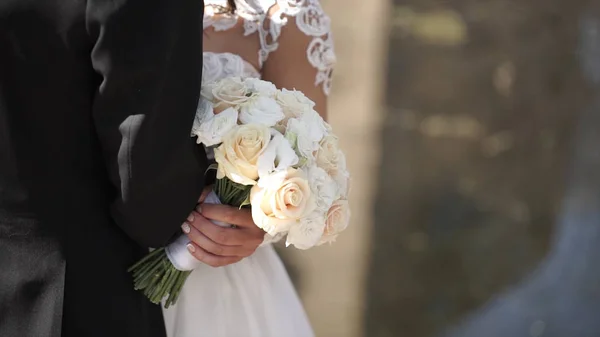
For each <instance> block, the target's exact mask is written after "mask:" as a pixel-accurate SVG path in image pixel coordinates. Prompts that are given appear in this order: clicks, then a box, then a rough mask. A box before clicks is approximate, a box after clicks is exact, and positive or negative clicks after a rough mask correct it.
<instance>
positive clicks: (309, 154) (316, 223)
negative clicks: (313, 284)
mask: <svg viewBox="0 0 600 337" xmlns="http://www.w3.org/2000/svg"><path fill="white" fill-rule="evenodd" d="M314 106H315V104H314V103H313V102H312V101H311V100H309V99H308V98H307V97H305V96H304V95H303V94H302V93H301V92H299V91H290V90H285V89H283V90H279V89H277V88H276V87H275V86H274V85H273V84H272V83H270V82H267V81H262V80H259V79H255V78H247V79H241V78H239V77H231V78H225V79H223V80H221V81H218V82H216V83H213V84H210V85H205V86H204V87H203V88H202V99H201V100H200V104H199V107H198V112H197V114H196V120H195V122H194V126H193V129H192V136H193V137H197V142H198V144H203V145H204V146H205V147H207V148H212V149H213V150H214V156H215V161H216V164H215V165H214V167H213V168H214V169H216V170H217V181H216V183H215V185H214V189H213V191H212V192H211V194H210V195H209V196H208V197H207V200H206V201H205V202H211V203H223V204H227V205H232V206H237V207H245V206H250V207H251V209H252V218H253V220H254V222H255V223H256V225H257V226H258V227H260V228H262V229H263V230H264V231H265V232H266V233H267V234H266V239H268V240H269V241H276V240H278V239H281V238H283V237H286V245H287V246H290V245H293V246H295V247H296V248H299V249H309V248H311V247H314V246H317V245H321V244H324V243H328V242H333V241H335V238H336V237H337V236H338V234H340V232H342V231H343V230H344V229H346V227H347V226H348V222H349V219H350V210H349V205H348V182H349V173H348V171H347V169H346V160H345V156H344V154H343V152H342V151H341V150H340V149H339V147H338V138H337V137H336V136H335V134H334V133H333V132H332V129H331V126H330V125H329V124H327V123H326V122H325V121H324V120H323V118H321V116H320V115H319V114H318V113H317V112H316V111H315V110H314ZM218 225H222V226H228V225H227V224H218ZM187 243H188V239H187V237H186V236H182V237H181V238H180V239H178V240H176V241H175V242H173V243H172V244H170V245H169V246H167V247H165V248H160V249H157V250H155V251H153V252H151V253H150V254H149V255H148V256H146V257H145V258H144V259H142V260H141V261H140V262H138V263H137V264H136V265H134V266H133V267H132V268H130V271H131V272H132V273H133V276H134V281H135V288H136V289H138V290H142V291H143V292H144V294H145V295H146V296H147V297H148V298H149V299H150V300H151V301H152V302H154V303H159V302H160V301H161V300H163V299H165V298H166V301H165V307H168V306H169V305H171V304H173V303H175V302H176V301H177V297H178V294H179V292H180V290H181V288H182V286H183V284H184V282H185V280H186V278H187V276H188V275H189V274H190V273H191V271H192V270H193V269H194V268H195V267H196V266H197V263H199V262H198V261H196V260H195V258H194V257H193V256H192V255H191V254H189V253H188V252H187V249H186V248H185V245H186V244H187Z"/></svg>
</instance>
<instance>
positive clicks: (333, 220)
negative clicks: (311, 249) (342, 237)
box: [319, 200, 350, 244]
mask: <svg viewBox="0 0 600 337" xmlns="http://www.w3.org/2000/svg"><path fill="white" fill-rule="evenodd" d="M349 224H350V204H349V203H348V200H337V201H336V202H334V203H333V205H331V208H330V209H329V211H328V212H327V215H326V220H325V230H324V231H323V237H322V238H321V240H320V242H319V244H324V243H328V242H334V241H335V239H336V238H337V236H338V235H339V234H340V233H341V232H343V231H344V230H346V228H348V225H349Z"/></svg>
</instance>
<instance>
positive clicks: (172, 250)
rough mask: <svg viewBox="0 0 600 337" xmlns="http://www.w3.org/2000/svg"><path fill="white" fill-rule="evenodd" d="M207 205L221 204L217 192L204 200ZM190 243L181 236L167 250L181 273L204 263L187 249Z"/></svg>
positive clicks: (223, 224)
mask: <svg viewBox="0 0 600 337" xmlns="http://www.w3.org/2000/svg"><path fill="white" fill-rule="evenodd" d="M204 203H205V204H221V200H219V197H218V196H217V195H216V194H215V192H213V191H211V192H210V193H209V194H208V195H207V196H206V199H204ZM214 223H215V224H217V225H219V226H221V227H230V226H231V225H230V224H227V223H224V222H220V221H214ZM188 243H190V240H189V239H188V237H187V236H186V235H181V236H180V237H178V238H177V240H175V241H173V242H171V243H170V244H169V245H168V246H167V247H166V248H165V253H166V254H167V258H168V259H169V261H171V263H172V264H173V266H174V267H175V269H177V270H180V271H190V270H194V269H196V268H198V267H199V266H200V265H201V264H202V262H200V261H198V260H197V259H196V258H195V257H194V256H193V255H192V254H190V252H189V251H188V249H187V245H188Z"/></svg>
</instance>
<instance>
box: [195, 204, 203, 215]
mask: <svg viewBox="0 0 600 337" xmlns="http://www.w3.org/2000/svg"><path fill="white" fill-rule="evenodd" d="M196 212H198V213H200V214H202V206H200V205H198V206H196Z"/></svg>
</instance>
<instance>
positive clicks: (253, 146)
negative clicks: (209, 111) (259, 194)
mask: <svg viewBox="0 0 600 337" xmlns="http://www.w3.org/2000/svg"><path fill="white" fill-rule="evenodd" d="M270 140H271V132H270V130H269V128H268V127H266V126H264V125H259V124H246V125H239V126H236V127H235V128H234V129H233V130H232V131H230V132H229V133H228V134H227V135H225V137H223V144H221V145H220V146H219V147H217V148H216V149H215V160H216V161H217V163H218V164H219V165H218V169H217V178H218V179H222V178H224V177H227V178H229V179H230V180H232V181H233V182H236V183H238V184H242V185H255V184H256V180H257V179H258V165H257V163H258V158H259V157H260V155H261V154H262V153H263V152H264V151H265V149H266V148H267V146H269V142H270Z"/></svg>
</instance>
